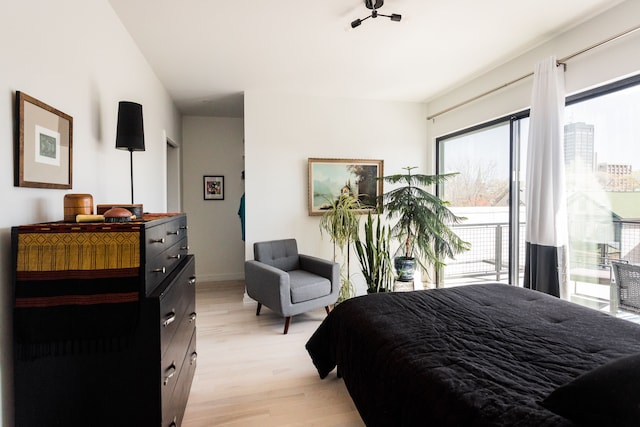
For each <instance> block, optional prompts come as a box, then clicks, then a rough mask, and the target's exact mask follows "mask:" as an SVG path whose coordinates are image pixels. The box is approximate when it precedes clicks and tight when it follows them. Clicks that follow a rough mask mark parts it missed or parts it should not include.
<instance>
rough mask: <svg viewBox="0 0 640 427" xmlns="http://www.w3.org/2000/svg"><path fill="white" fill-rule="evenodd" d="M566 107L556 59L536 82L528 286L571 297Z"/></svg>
mask: <svg viewBox="0 0 640 427" xmlns="http://www.w3.org/2000/svg"><path fill="white" fill-rule="evenodd" d="M564 104H565V93H564V69H563V68H562V67H558V66H557V64H556V58H555V56H552V57H549V58H547V59H545V60H543V61H541V62H539V63H538V64H536V67H535V72H534V77H533V92H532V100H531V116H530V124H529V141H528V149H527V168H526V171H527V175H526V188H525V204H526V212H527V226H526V235H525V240H526V255H525V257H526V259H525V277H524V285H525V287H527V288H530V289H535V290H539V291H542V292H546V293H548V294H551V295H555V296H558V297H563V298H567V297H568V286H567V275H566V273H567V266H566V264H567V262H568V257H567V248H568V235H567V209H566V190H565V170H564V166H565V165H564V143H563V139H564V114H563V113H564Z"/></svg>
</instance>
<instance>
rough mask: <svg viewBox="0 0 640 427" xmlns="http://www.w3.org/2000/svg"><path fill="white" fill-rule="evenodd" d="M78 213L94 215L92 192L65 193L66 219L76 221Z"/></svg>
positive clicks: (66, 220)
mask: <svg viewBox="0 0 640 427" xmlns="http://www.w3.org/2000/svg"><path fill="white" fill-rule="evenodd" d="M78 215H93V196H92V195H91V194H65V195H64V221H65V222H76V217H77V216H78Z"/></svg>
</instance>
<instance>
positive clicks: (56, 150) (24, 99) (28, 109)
mask: <svg viewBox="0 0 640 427" xmlns="http://www.w3.org/2000/svg"><path fill="white" fill-rule="evenodd" d="M15 108H16V115H15V118H16V126H15V146H14V186H15V187H35V188H56V189H70V188H73V117H71V116H70V115H68V114H65V113H63V112H62V111H59V110H57V109H55V108H53V107H52V106H50V105H47V104H45V103H44V102H42V101H39V100H38V99H36V98H33V97H32V96H29V95H27V94H26V93H24V92H20V91H17V92H16V105H15Z"/></svg>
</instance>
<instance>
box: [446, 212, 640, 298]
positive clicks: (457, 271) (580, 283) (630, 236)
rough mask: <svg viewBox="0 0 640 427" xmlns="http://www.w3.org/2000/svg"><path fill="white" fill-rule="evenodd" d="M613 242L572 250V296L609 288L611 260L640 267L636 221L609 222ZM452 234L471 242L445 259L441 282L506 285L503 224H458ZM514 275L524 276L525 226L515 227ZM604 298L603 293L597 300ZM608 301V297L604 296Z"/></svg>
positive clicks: (639, 231) (506, 240)
mask: <svg viewBox="0 0 640 427" xmlns="http://www.w3.org/2000/svg"><path fill="white" fill-rule="evenodd" d="M613 226H614V236H615V241H614V242H605V243H601V244H598V245H595V244H592V245H591V248H592V249H590V250H587V251H582V252H581V251H580V250H577V249H575V248H574V250H573V251H572V253H571V254H570V255H571V258H572V259H571V263H570V268H571V274H570V280H571V282H572V283H573V285H574V292H575V293H584V292H589V291H586V290H585V289H588V286H587V285H589V284H593V285H606V286H608V285H610V280H611V274H610V261H611V259H615V258H619V259H624V260H626V261H628V262H631V263H637V264H640V221H630V220H617V221H613ZM454 230H455V232H456V234H458V235H459V236H460V237H461V238H462V239H464V240H466V241H467V242H469V243H471V249H470V250H469V251H468V252H464V253H462V254H460V255H458V256H457V257H456V258H455V259H449V260H446V264H447V265H446V267H445V268H444V274H443V279H442V280H441V281H442V282H443V283H442V284H444V285H445V286H446V285H447V284H448V283H451V282H462V281H466V280H473V279H476V280H477V279H483V280H492V281H499V282H506V281H507V280H508V272H509V225H508V224H507V223H505V222H493V223H483V224H462V225H456V226H454ZM518 231H519V254H518V257H519V262H518V274H519V277H522V276H523V274H524V255H525V238H524V236H525V223H520V226H519V230H518ZM604 295H608V293H606V292H604V290H602V291H600V292H599V294H598V297H599V298H600V297H603V296H604ZM606 298H607V299H608V296H607V297H606Z"/></svg>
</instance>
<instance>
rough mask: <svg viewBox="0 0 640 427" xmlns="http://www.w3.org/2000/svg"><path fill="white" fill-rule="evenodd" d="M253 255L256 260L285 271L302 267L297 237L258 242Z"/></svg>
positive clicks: (255, 244)
mask: <svg viewBox="0 0 640 427" xmlns="http://www.w3.org/2000/svg"><path fill="white" fill-rule="evenodd" d="M253 255H254V258H255V260H256V261H260V262H262V263H264V264H268V265H270V266H272V267H275V268H278V269H280V270H283V271H291V270H297V269H299V268H300V261H299V256H298V245H297V243H296V240H295V239H284V240H273V241H269V242H256V243H254V244H253Z"/></svg>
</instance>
